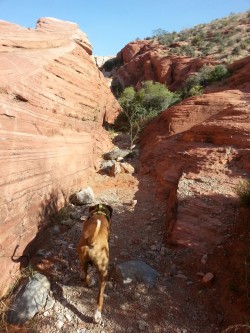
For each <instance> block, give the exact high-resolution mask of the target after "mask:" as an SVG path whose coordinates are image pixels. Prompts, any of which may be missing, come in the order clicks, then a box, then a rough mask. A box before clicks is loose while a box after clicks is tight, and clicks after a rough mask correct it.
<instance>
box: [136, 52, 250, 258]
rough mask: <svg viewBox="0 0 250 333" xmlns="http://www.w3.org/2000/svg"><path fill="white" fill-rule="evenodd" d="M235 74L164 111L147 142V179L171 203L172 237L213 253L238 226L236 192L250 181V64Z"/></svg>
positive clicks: (147, 132)
mask: <svg viewBox="0 0 250 333" xmlns="http://www.w3.org/2000/svg"><path fill="white" fill-rule="evenodd" d="M231 70H233V71H234V72H233V74H232V76H231V77H230V78H228V79H227V80H226V81H225V84H224V85H223V86H222V87H220V88H217V89H216V88H213V89H212V88H210V89H209V90H207V92H206V93H205V94H203V95H201V96H196V97H191V98H188V99H186V100H184V101H182V102H181V103H180V104H179V105H177V106H174V107H172V108H170V109H168V110H166V111H165V112H163V113H162V114H161V115H160V116H159V117H158V118H156V119H155V120H154V121H152V122H151V124H150V125H149V126H148V127H147V128H146V129H145V131H144V134H143V138H142V146H143V151H142V157H141V158H142V161H143V165H144V169H143V172H144V173H151V174H153V175H154V176H155V177H156V178H157V180H158V182H159V192H158V195H159V196H161V197H163V198H164V199H165V200H166V203H167V205H166V207H167V208H166V213H167V221H166V226H167V238H168V241H169V242H170V243H171V244H179V245H183V246H185V247H189V248H192V249H194V250H195V251H198V252H199V253H201V254H202V253H207V251H211V249H214V248H216V247H218V246H220V244H221V241H222V240H223V237H224V236H225V234H227V233H228V230H229V229H230V226H232V224H233V223H235V221H236V219H237V203H238V201H237V200H238V199H237V196H236V193H235V186H236V185H237V184H238V183H239V181H241V180H242V179H244V178H249V175H250V158H249V156H250V80H249V71H250V57H248V58H245V59H242V60H240V61H237V62H236V63H234V64H232V65H231Z"/></svg>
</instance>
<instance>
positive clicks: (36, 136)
mask: <svg viewBox="0 0 250 333" xmlns="http://www.w3.org/2000/svg"><path fill="white" fill-rule="evenodd" d="M0 30H1V33H0V40H1V42H0V64H1V65H0V67H1V74H0V146H1V157H0V165H1V175H0V186H1V196H0V221H1V222H0V235H1V236H0V244H1V248H0V250H1V253H0V265H1V269H2V274H1V276H0V286H1V287H0V295H3V294H4V293H5V292H6V290H7V289H8V286H9V284H11V283H12V281H11V279H10V276H15V271H17V270H18V269H19V265H17V264H16V263H13V262H12V260H11V256H12V255H13V253H14V249H15V248H16V246H17V245H19V248H18V251H16V253H15V255H16V257H15V258H18V257H19V256H20V255H22V254H23V251H24V250H25V247H26V246H27V244H29V242H30V241H31V240H32V239H33V238H34V236H35V235H36V233H37V231H38V229H40V227H41V226H43V225H44V224H45V223H46V218H47V216H48V215H49V214H50V213H53V212H54V211H55V210H57V208H58V207H60V206H62V205H63V203H64V202H65V200H66V199H67V197H68V194H69V192H70V191H72V190H73V191H74V190H79V188H81V187H82V186H84V180H86V178H87V177H88V176H89V175H90V174H91V172H92V171H93V170H94V168H95V166H97V165H98V156H100V155H101V154H102V152H104V151H107V150H108V149H110V148H111V143H110V140H109V138H108V137H107V134H106V132H105V131H104V130H103V128H102V124H103V123H104V122H112V121H113V120H114V118H115V117H116V114H117V113H118V112H119V105H118V103H117V101H116V100H115V98H114V97H113V95H112V93H111V92H110V89H109V87H108V86H107V84H106V81H105V79H104V77H103V75H102V73H101V72H100V71H99V70H98V68H97V66H96V64H95V62H94V60H93V58H92V56H91V53H92V48H91V45H90V43H89V41H88V38H87V36H86V35H85V34H84V33H83V32H81V31H80V30H79V29H78V26H77V25H76V24H74V23H71V22H63V21H59V20H56V19H52V18H42V19H40V20H39V21H38V23H37V26H36V28H35V29H26V28H23V27H20V26H17V25H15V24H12V23H8V22H4V21H0ZM7 281H8V282H7Z"/></svg>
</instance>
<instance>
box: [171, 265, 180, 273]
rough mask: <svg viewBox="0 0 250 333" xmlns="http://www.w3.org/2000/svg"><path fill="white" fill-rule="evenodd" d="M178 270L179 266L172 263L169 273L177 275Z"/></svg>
mask: <svg viewBox="0 0 250 333" xmlns="http://www.w3.org/2000/svg"><path fill="white" fill-rule="evenodd" d="M177 272H178V271H177V267H176V266H175V265H171V267H170V271H169V275H176V274H177Z"/></svg>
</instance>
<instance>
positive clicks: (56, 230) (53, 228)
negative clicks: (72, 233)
mask: <svg viewBox="0 0 250 333" xmlns="http://www.w3.org/2000/svg"><path fill="white" fill-rule="evenodd" d="M51 229H52V232H53V233H54V234H59V233H60V227H59V226H58V225H54V226H53V227H52V228H51Z"/></svg>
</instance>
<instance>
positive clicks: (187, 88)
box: [182, 65, 228, 98]
mask: <svg viewBox="0 0 250 333" xmlns="http://www.w3.org/2000/svg"><path fill="white" fill-rule="evenodd" d="M227 75H228V70H227V68H226V66H224V65H216V66H206V65H205V66H203V67H202V68H201V69H200V70H199V71H198V72H197V73H196V74H194V75H191V76H189V78H188V79H187V80H186V82H185V84H184V88H183V90H182V97H183V98H187V97H190V96H194V95H199V94H201V93H202V92H203V88H204V87H206V86H208V85H209V84H211V83H213V82H216V81H219V80H221V79H222V78H224V77H226V76H227Z"/></svg>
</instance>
